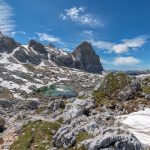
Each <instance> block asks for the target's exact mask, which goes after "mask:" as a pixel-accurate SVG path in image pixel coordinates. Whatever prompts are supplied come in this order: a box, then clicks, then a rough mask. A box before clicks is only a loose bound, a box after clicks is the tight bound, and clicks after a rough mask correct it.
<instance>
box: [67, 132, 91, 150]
mask: <svg viewBox="0 0 150 150" xmlns="http://www.w3.org/2000/svg"><path fill="white" fill-rule="evenodd" d="M89 138H92V135H89V134H88V133H87V132H86V131H80V132H79V133H78V135H77V137H76V144H75V146H74V147H72V148H69V149H68V150H87V149H86V148H85V146H84V145H81V146H80V147H77V144H79V143H81V142H82V141H84V140H87V139H89Z"/></svg>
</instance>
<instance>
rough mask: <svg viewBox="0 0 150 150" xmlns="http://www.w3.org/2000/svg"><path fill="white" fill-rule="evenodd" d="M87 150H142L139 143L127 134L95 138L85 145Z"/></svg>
mask: <svg viewBox="0 0 150 150" xmlns="http://www.w3.org/2000/svg"><path fill="white" fill-rule="evenodd" d="M86 147H87V149H88V150H99V149H106V148H107V149H113V150H143V147H142V145H141V143H140V142H139V141H138V140H137V139H136V138H135V137H134V136H133V135H129V134H121V135H114V134H108V135H105V136H101V137H99V138H98V137H97V138H95V139H92V140H91V141H89V142H88V143H86Z"/></svg>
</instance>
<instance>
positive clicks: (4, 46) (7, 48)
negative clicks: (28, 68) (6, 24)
mask: <svg viewBox="0 0 150 150" xmlns="http://www.w3.org/2000/svg"><path fill="white" fill-rule="evenodd" d="M17 46H19V43H17V42H16V41H15V40H14V39H13V38H11V37H7V36H4V35H2V34H1V36H0V52H1V53H3V52H6V53H11V52H13V50H14V49H15V48H16V47H17Z"/></svg>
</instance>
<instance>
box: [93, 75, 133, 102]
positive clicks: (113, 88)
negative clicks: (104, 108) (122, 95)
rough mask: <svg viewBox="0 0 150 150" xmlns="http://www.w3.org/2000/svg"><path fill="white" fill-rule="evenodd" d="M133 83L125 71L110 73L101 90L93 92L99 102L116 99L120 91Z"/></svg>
mask: <svg viewBox="0 0 150 150" xmlns="http://www.w3.org/2000/svg"><path fill="white" fill-rule="evenodd" d="M130 83H131V78H130V77H129V76H128V75H126V74H125V73H121V72H119V73H109V74H108V75H107V76H106V77H105V78H104V81H103V82H102V84H101V87H100V89H99V90H97V91H94V92H93V96H94V98H95V100H96V101H97V102H98V103H101V102H102V103H103V102H104V101H106V100H107V99H110V100H114V99H115V98H116V95H117V94H118V92H119V91H120V90H121V89H123V88H124V87H125V86H127V85H129V84H130Z"/></svg>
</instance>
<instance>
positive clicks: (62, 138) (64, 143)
mask: <svg viewBox="0 0 150 150" xmlns="http://www.w3.org/2000/svg"><path fill="white" fill-rule="evenodd" d="M75 142H76V135H75V133H74V131H73V130H72V131H71V130H70V129H69V128H68V127H67V126H65V127H61V128H60V129H59V130H58V131H57V133H56V134H55V135H54V145H55V146H56V147H57V148H64V149H66V148H69V147H72V146H73V145H74V144H75Z"/></svg>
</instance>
